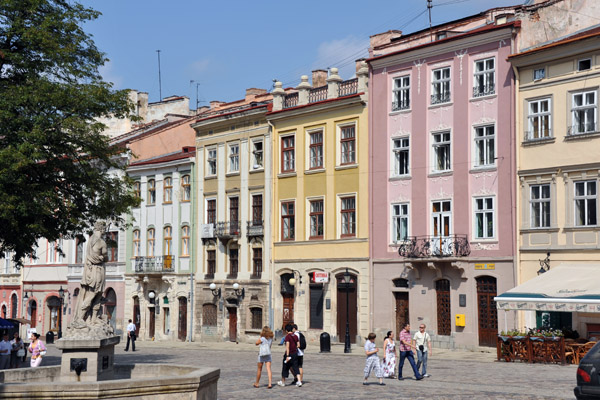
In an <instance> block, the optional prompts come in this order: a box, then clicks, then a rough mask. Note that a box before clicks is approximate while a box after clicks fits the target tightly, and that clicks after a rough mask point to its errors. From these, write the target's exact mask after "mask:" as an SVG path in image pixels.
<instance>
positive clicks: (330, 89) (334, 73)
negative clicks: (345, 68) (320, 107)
mask: <svg viewBox="0 0 600 400" xmlns="http://www.w3.org/2000/svg"><path fill="white" fill-rule="evenodd" d="M330 71H331V72H330V74H329V78H327V98H328V99H335V98H338V97H339V96H340V82H341V81H342V78H341V77H340V76H339V75H338V69H337V68H331V70H330Z"/></svg>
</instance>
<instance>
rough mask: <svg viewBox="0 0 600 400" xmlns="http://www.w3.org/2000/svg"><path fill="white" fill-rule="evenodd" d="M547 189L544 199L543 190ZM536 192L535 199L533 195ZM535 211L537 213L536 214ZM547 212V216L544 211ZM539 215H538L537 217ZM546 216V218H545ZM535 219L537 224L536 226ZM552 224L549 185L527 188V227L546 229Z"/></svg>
mask: <svg viewBox="0 0 600 400" xmlns="http://www.w3.org/2000/svg"><path fill="white" fill-rule="evenodd" d="M544 187H547V188H548V193H547V195H548V196H547V197H544V190H543V188H544ZM534 191H537V198H534V196H533V193H534ZM536 209H537V212H536ZM546 210H547V214H546V212H545V211H546ZM538 213H539V215H538ZM546 215H547V217H546ZM536 217H537V220H538V221H539V224H536V223H535V221H536ZM551 224H552V186H551V185H550V184H549V183H540V184H534V185H530V186H529V227H530V228H533V229H547V228H550V226H551Z"/></svg>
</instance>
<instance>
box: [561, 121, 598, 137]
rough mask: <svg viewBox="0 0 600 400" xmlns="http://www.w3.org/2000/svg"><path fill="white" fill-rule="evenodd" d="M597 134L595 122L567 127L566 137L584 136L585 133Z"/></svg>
mask: <svg viewBox="0 0 600 400" xmlns="http://www.w3.org/2000/svg"><path fill="white" fill-rule="evenodd" d="M595 132H598V127H597V126H596V123H595V122H588V123H580V124H576V125H573V126H570V127H569V130H568V131H567V136H576V135H585V134H586V133H595Z"/></svg>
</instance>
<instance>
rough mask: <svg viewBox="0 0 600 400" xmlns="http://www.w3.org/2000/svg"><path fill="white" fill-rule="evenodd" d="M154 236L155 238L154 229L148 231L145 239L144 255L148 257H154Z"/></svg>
mask: <svg viewBox="0 0 600 400" xmlns="http://www.w3.org/2000/svg"><path fill="white" fill-rule="evenodd" d="M154 236H155V231H154V228H150V229H148V237H147V239H146V241H147V243H146V244H147V248H146V255H147V256H148V257H154Z"/></svg>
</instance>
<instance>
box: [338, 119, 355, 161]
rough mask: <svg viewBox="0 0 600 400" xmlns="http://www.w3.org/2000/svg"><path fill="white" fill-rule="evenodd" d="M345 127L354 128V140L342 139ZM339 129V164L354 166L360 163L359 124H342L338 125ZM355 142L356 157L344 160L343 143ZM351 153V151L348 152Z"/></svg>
mask: <svg viewBox="0 0 600 400" xmlns="http://www.w3.org/2000/svg"><path fill="white" fill-rule="evenodd" d="M345 128H354V140H343V139H342V131H343V130H344V129H345ZM337 131H338V134H337V136H338V141H337V142H338V146H337V148H338V155H339V157H338V165H339V166H348V165H351V166H354V165H356V164H357V163H358V161H357V160H358V126H357V124H356V123H355V122H352V123H349V124H340V125H338V126H337ZM350 142H353V143H354V149H353V153H354V157H353V159H352V160H351V161H349V162H344V155H343V152H342V143H350ZM348 153H350V152H348Z"/></svg>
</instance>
